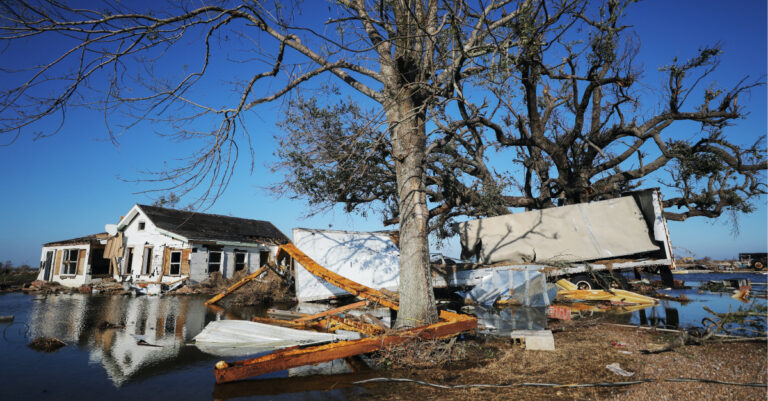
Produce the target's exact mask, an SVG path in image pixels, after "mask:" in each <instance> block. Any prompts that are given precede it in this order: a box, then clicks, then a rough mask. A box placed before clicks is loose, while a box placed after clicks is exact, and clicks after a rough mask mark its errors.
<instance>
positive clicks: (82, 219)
mask: <svg viewBox="0 0 768 401" xmlns="http://www.w3.org/2000/svg"><path fill="white" fill-rule="evenodd" d="M303 14H304V15H312V14H313V13H311V12H305V13H303ZM626 23H628V24H631V25H633V28H632V29H633V30H634V31H635V32H636V33H637V36H638V38H639V39H640V41H641V50H640V54H639V56H638V60H639V61H640V62H641V64H642V65H644V67H645V71H646V73H645V74H644V77H643V79H642V82H643V84H644V85H646V86H647V87H648V89H647V91H648V96H649V99H650V98H651V96H653V97H654V98H656V97H655V96H654V93H655V88H661V87H662V85H663V84H664V83H663V82H662V76H661V75H660V74H659V73H658V72H657V67H658V66H661V65H664V64H668V63H669V62H670V61H671V60H672V59H673V58H674V57H675V56H678V57H680V58H681V59H686V58H689V57H692V56H693V55H695V52H696V50H697V49H698V48H699V47H700V46H703V45H711V44H714V43H721V44H722V47H723V49H724V52H725V53H724V56H723V58H722V63H721V65H720V68H719V70H718V73H717V74H716V75H714V76H713V77H712V79H713V80H715V81H717V83H718V84H720V85H721V86H723V87H726V88H728V87H730V86H732V85H734V84H735V83H736V82H737V81H738V80H739V79H741V78H742V77H743V76H745V75H749V76H750V77H751V78H753V79H758V78H761V79H763V80H765V74H766V58H767V56H766V47H768V46H767V44H766V2H765V1H757V0H749V1H747V0H745V1H736V2H732V3H729V4H728V5H727V6H725V5H724V4H723V3H722V2H721V1H672V2H669V1H645V2H641V3H639V4H636V5H634V6H633V7H632V8H631V9H630V12H629V15H628V18H627V20H626ZM51 46H55V44H51ZM42 50H43V51H41V48H40V47H36V46H28V47H27V48H25V49H22V50H18V52H19V53H18V54H16V55H15V56H16V57H25V58H27V57H28V58H35V57H41V54H44V53H45V51H44V50H45V48H43V49H42ZM180 57H183V55H180ZM239 73H240V72H238V71H231V76H230V77H229V78H227V80H234V79H236V78H232V77H237V75H238V74H239ZM243 75H244V74H243ZM206 89H207V90H209V91H212V92H211V93H212V94H211V95H210V99H212V100H214V101H216V100H217V98H216V97H215V95H214V94H213V93H214V92H215V90H216V89H215V87H208V88H206ZM739 103H740V104H744V105H746V107H747V109H748V111H749V112H750V114H749V116H748V117H747V118H746V119H744V120H741V121H739V122H738V124H737V125H736V126H734V127H730V128H729V129H728V130H727V131H726V133H727V134H728V136H729V138H731V139H732V140H734V141H737V142H739V143H744V144H747V143H752V142H754V141H755V140H756V139H758V138H759V137H761V136H765V135H766V108H767V106H766V88H765V86H763V87H760V88H757V89H754V90H753V91H752V94H751V96H749V97H748V98H747V99H739ZM278 113H279V107H278V106H277V105H267V106H264V107H260V108H259V109H258V110H257V111H256V112H255V113H253V114H251V115H250V117H249V119H248V124H249V130H250V132H251V134H252V136H253V138H254V142H255V144H256V146H255V164H254V171H253V172H252V173H251V172H250V171H249V160H247V159H248V157H247V155H244V154H243V155H241V156H242V157H241V160H240V163H239V165H238V167H237V170H236V174H235V176H234V177H233V179H232V182H231V183H230V185H229V188H228V190H227V192H226V193H225V194H224V195H223V196H222V197H221V198H220V199H219V200H218V202H217V203H216V204H215V205H214V206H213V207H212V208H210V209H209V210H208V211H209V212H212V213H219V214H226V215H234V216H239V217H245V218H255V219H263V220H270V221H272V222H273V223H275V225H277V226H278V228H280V229H281V230H282V231H283V232H285V233H286V234H288V235H289V236H290V235H291V229H292V228H293V227H313V228H335V229H345V230H378V229H383V228H384V227H383V226H382V225H381V223H380V220H381V219H380V218H379V217H378V216H376V215H369V217H368V218H361V217H360V216H357V215H347V214H345V213H343V212H342V211H341V210H340V209H336V210H332V211H329V212H328V213H324V214H320V215H316V216H313V217H311V218H304V216H306V215H307V214H308V213H309V212H310V210H309V209H308V206H307V205H306V204H305V203H303V202H302V201H293V200H290V199H285V198H282V199H276V198H275V197H274V196H272V195H271V194H269V193H268V191H267V190H266V189H265V187H267V186H269V185H271V184H275V183H276V182H278V181H279V180H280V179H281V178H282V177H281V176H280V175H274V174H272V173H270V170H269V168H268V167H267V165H268V164H269V163H272V162H273V161H274V157H273V153H274V151H275V146H276V142H275V140H274V139H273V137H274V136H276V135H279V134H280V133H279V130H278V129H277V128H276V127H275V116H276V115H278ZM52 127H53V122H46V123H41V124H38V125H35V126H34V127H31V128H30V129H29V130H27V131H24V132H22V135H21V137H20V138H19V139H18V140H17V141H16V142H15V143H13V144H12V145H10V146H0V171H2V172H3V173H2V174H0V188H2V189H3V196H2V198H1V200H0V206H2V207H0V260H2V261H5V260H12V261H13V262H14V263H16V264H21V263H28V264H33V265H36V264H37V263H38V260H39V257H40V246H41V244H42V243H45V242H48V241H53V240H61V239H66V238H72V237H77V236H81V235H86V234H91V233H96V232H100V231H103V229H104V224H106V223H114V222H116V221H117V219H118V217H119V216H121V215H122V214H125V213H126V212H127V211H128V210H129V209H130V207H131V206H132V205H133V204H134V203H151V202H152V200H153V198H152V196H150V195H147V194H141V193H139V192H141V191H142V190H146V189H151V187H150V186H148V185H147V184H145V183H135V182H129V181H125V180H124V179H129V180H130V179H136V178H140V177H141V174H140V171H142V170H157V169H159V168H161V167H162V165H163V162H164V161H165V162H168V163H170V164H173V163H174V160H175V159H178V158H181V157H184V156H186V155H188V154H189V153H190V152H191V151H193V150H194V149H195V147H194V144H193V143H177V142H173V141H170V140H169V139H167V138H161V137H158V136H157V135H155V129H156V127H155V126H153V125H152V124H149V123H143V124H140V125H138V126H136V127H134V128H133V129H132V130H130V131H129V132H128V133H126V134H125V135H123V136H121V137H120V138H119V145H114V144H112V143H111V142H110V141H109V140H108V137H107V134H106V129H105V126H104V116H103V115H102V114H100V113H98V112H94V111H91V110H83V109H73V110H70V112H69V113H68V115H67V119H66V121H65V123H64V125H63V127H62V129H61V131H60V132H59V133H58V134H57V135H54V136H51V137H48V138H43V139H39V140H36V141H35V140H33V135H32V134H34V133H35V132H37V131H41V132H49V131H50V130H52ZM686 129H691V127H681V128H678V130H679V131H677V132H675V133H674V135H678V136H680V137H685V136H686V135H688V133H687V132H686V131H685V130H686ZM118 177H122V178H123V179H120V178H118ZM757 206H758V210H757V212H755V213H753V214H751V215H748V216H741V217H740V219H739V222H740V223H741V227H740V233H739V234H738V235H736V236H734V235H733V234H732V232H731V228H730V224H729V220H728V218H726V217H721V218H720V219H717V220H714V221H713V220H708V219H704V218H693V219H690V220H688V221H686V222H683V223H679V222H670V235H671V239H672V242H673V245H675V246H676V247H678V248H679V250H680V251H681V252H682V253H684V254H687V252H685V250H689V251H691V252H692V253H694V254H695V255H697V256H712V257H715V258H725V257H733V256H735V255H736V254H737V253H738V252H744V251H759V250H763V251H764V250H765V249H766V248H767V246H766V243H768V235H767V231H768V229H767V228H766V227H767V225H768V223H767V222H768V213H767V212H766V209H767V208H766V200H765V199H764V198H763V199H761V200H759V201H758V205H757ZM442 251H443V252H444V253H446V254H451V255H454V254H458V248H457V245H456V241H449V242H448V243H447V247H446V248H445V249H443V250H442Z"/></svg>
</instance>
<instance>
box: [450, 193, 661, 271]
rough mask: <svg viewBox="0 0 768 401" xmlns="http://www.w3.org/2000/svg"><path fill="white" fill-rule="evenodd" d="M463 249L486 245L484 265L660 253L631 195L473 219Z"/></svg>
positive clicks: (463, 230) (464, 230)
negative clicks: (649, 252) (656, 251)
mask: <svg viewBox="0 0 768 401" xmlns="http://www.w3.org/2000/svg"><path fill="white" fill-rule="evenodd" d="M459 233H460V236H461V243H462V246H464V247H466V248H467V249H473V248H475V246H476V245H477V243H478V242H479V241H482V249H481V250H480V256H481V259H482V261H483V262H484V263H497V262H510V263H531V262H539V263H547V262H556V261H559V262H575V261H584V260H595V259H606V258H615V257H620V256H626V255H633V254H637V253H643V252H648V251H654V250H658V249H659V247H658V246H656V245H655V244H654V243H653V242H651V237H650V234H649V232H648V226H647V225H646V222H645V219H644V218H643V214H642V213H641V212H640V209H639V208H638V206H637V203H635V200H634V199H633V198H632V197H623V198H616V199H609V200H604V201H599V202H592V203H580V204H576V205H569V206H562V207H556V208H551V209H542V210H537V211H531V212H524V213H516V214H508V215H504V216H498V217H490V218H485V219H479V220H472V221H468V222H466V223H461V224H460V225H459Z"/></svg>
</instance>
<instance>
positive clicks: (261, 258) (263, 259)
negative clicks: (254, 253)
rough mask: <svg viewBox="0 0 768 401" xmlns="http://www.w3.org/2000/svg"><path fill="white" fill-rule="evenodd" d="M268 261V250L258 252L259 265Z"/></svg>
mask: <svg viewBox="0 0 768 401" xmlns="http://www.w3.org/2000/svg"><path fill="white" fill-rule="evenodd" d="M267 262H269V251H261V252H259V265H261V266H264V265H265V264H267Z"/></svg>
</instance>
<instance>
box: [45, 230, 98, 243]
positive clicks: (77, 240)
mask: <svg viewBox="0 0 768 401" xmlns="http://www.w3.org/2000/svg"><path fill="white" fill-rule="evenodd" d="M108 238H109V234H107V233H98V234H91V235H86V236H84V237H77V238H72V239H65V240H62V241H53V242H49V243H47V244H43V246H56V245H77V244H90V243H91V242H94V241H98V240H105V239H108Z"/></svg>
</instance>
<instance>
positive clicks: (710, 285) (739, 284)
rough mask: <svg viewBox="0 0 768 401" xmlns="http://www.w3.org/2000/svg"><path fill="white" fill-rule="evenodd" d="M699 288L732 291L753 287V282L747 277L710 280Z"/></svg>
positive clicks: (713, 290)
mask: <svg viewBox="0 0 768 401" xmlns="http://www.w3.org/2000/svg"><path fill="white" fill-rule="evenodd" d="M699 288H701V289H702V290H707V291H712V292H731V291H734V290H738V289H742V288H752V283H751V282H750V281H749V280H747V279H729V280H710V281H707V282H706V283H704V284H702V285H701V287H699Z"/></svg>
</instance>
